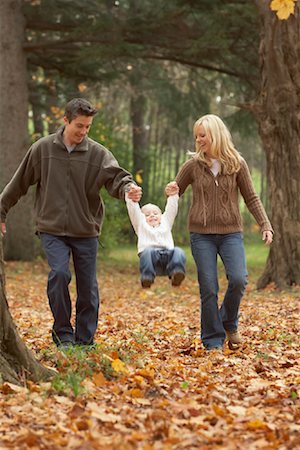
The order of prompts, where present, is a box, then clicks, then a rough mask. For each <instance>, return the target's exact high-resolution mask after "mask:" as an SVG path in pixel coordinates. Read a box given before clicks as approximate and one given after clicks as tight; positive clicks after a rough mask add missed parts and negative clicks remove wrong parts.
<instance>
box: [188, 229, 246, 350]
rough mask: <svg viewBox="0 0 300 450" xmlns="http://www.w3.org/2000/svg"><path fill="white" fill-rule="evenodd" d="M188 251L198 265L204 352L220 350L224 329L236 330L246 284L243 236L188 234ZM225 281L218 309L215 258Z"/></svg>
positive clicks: (235, 234)
mask: <svg viewBox="0 0 300 450" xmlns="http://www.w3.org/2000/svg"><path fill="white" fill-rule="evenodd" d="M190 240H191V249H192V254H193V257H194V260H195V263H196V266H197V271H198V281H199V286H200V298H201V339H202V342H203V345H204V347H205V348H207V349H211V348H218V347H222V346H223V344H224V340H225V336H226V332H225V331H226V330H228V331H235V330H236V329H237V327H238V314H239V307H240V302H241V299H242V297H243V294H244V291H245V288H246V285H247V275H248V274H247V268H246V258H245V250H244V243H243V236H242V233H230V234H198V233H191V235H190ZM218 254H219V255H220V257H221V259H222V262H223V264H224V267H225V271H226V276H227V280H228V287H227V291H226V294H225V297H224V300H223V303H222V305H221V307H220V308H219V307H218V291H219V284H218V269H217V255H218Z"/></svg>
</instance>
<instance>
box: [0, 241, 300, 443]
mask: <svg viewBox="0 0 300 450" xmlns="http://www.w3.org/2000/svg"><path fill="white" fill-rule="evenodd" d="M117 253H118V254H120V249H118V251H117ZM134 261H135V263H136V264H134V263H133V264H124V265H122V264H120V263H119V265H117V266H116V265H115V264H114V265H112V264H111V261H110V260H108V261H106V262H105V263H104V262H103V261H101V271H100V272H99V281H100V287H101V300H102V302H101V310H100V316H99V327H98V331H97V334H96V343H97V348H96V349H93V350H91V351H87V352H85V351H81V350H80V349H78V350H76V349H74V350H73V352H70V353H68V354H65V355H64V354H62V353H61V352H58V351H56V349H55V348H54V346H53V345H52V343H51V332H50V331H51V325H52V317H51V312H50V310H49V306H48V302H47V299H46V293H45V286H46V281H47V271H48V268H47V266H46V263H45V261H43V260H38V261H37V262H35V263H17V262H9V263H7V291H8V300H9V304H10V309H11V312H12V314H13V317H14V318H15V320H16V323H17V325H18V327H19V329H20V332H21V333H22V336H23V338H24V340H25V342H26V343H27V345H29V346H30V347H32V348H33V350H34V351H35V352H36V353H37V355H38V357H39V359H40V360H41V361H42V362H43V363H44V364H46V365H50V366H55V367H56V368H57V372H58V376H57V378H56V382H55V383H54V382H53V381H52V382H48V383H43V384H40V385H36V384H35V383H33V382H31V383H28V384H27V385H25V384H24V386H23V387H15V386H14V385H11V384H9V383H1V382H0V385H1V386H0V411H1V413H0V447H1V448H49V449H60V448H68V449H70V450H73V449H74V450H75V449H78V448H89V449H100V450H104V449H105V450H110V449H124V450H133V449H138V448H140V449H143V450H154V449H174V450H175V449H181V448H182V449H184V448H186V449H193V448H195V449H196V448H207V449H209V450H212V449H215V448H222V449H224V450H225V449H226V450H227V449H228V450H231V449H235V448H240V449H243V448H249V449H252V448H253V449H276V448H282V449H284V448H289V449H292V448H298V447H299V432H300V425H299V401H300V400H299V395H300V388H299V386H300V376H299V356H298V352H299V345H300V336H299V297H300V291H299V288H296V287H295V288H294V289H293V290H291V291H290V292H283V293H279V292H277V291H276V290H275V289H274V287H273V286H270V287H269V288H268V289H265V290H264V291H257V290H255V288H254V283H253V282H254V280H253V278H254V277H253V273H252V272H251V271H250V284H249V285H248V287H247V292H246V295H245V298H244V300H243V302H242V306H241V317H240V329H241V333H242V335H243V338H244V341H245V343H244V345H243V346H242V348H240V349H239V350H238V351H236V352H232V351H230V350H229V349H228V348H226V350H225V351H224V353H223V354H222V353H221V354H213V353H212V352H210V353H207V352H205V351H204V350H203V347H202V344H201V341H200V337H199V293H198V285H197V280H196V273H195V272H194V271H193V269H192V268H191V267H189V270H188V276H187V279H186V280H185V282H184V283H183V284H182V286H180V287H179V288H177V289H175V288H172V287H171V285H170V282H169V280H168V279H167V278H158V279H156V280H155V283H154V285H153V287H152V288H151V290H142V289H141V288H140V284H139V276H138V265H137V264H138V260H137V259H136V260H134ZM225 286H226V278H225V276H224V275H221V279H220V296H221V297H222V295H223V294H224V289H225ZM70 287H71V297H72V301H73V302H75V297H76V294H75V283H74V279H73V281H72V283H71V286H70Z"/></svg>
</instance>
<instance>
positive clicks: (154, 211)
mask: <svg viewBox="0 0 300 450" xmlns="http://www.w3.org/2000/svg"><path fill="white" fill-rule="evenodd" d="M143 214H145V216H146V222H147V223H148V224H149V225H151V227H158V226H159V225H160V221H161V212H160V209H159V208H158V207H157V206H155V205H153V206H145V207H144V208H143Z"/></svg>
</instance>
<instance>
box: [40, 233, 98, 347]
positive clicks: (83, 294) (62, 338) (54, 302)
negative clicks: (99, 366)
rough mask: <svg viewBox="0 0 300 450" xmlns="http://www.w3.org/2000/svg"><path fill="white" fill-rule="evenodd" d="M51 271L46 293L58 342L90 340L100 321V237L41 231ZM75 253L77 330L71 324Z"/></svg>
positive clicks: (90, 341)
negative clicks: (71, 258) (98, 267)
mask: <svg viewBox="0 0 300 450" xmlns="http://www.w3.org/2000/svg"><path fill="white" fill-rule="evenodd" d="M40 237H41V241H42V245H43V249H44V251H45V253H46V256H47V260H48V264H49V266H50V269H51V271H50V273H49V276H48V287H47V294H48V299H49V304H50V308H51V311H52V314H53V317H54V324H53V329H52V338H53V341H54V342H55V343H56V345H59V344H61V343H64V342H70V343H78V344H91V343H92V342H93V339H94V334H95V332H96V328H97V324H98V310H99V293H98V284H97V276H96V258H97V250H98V239H97V238H96V237H91V238H74V237H70V236H54V235H52V234H47V233H40ZM71 254H72V257H73V263H74V269H75V275H76V289H77V299H76V317H75V330H73V327H72V325H71V312H72V311H71V299H70V293H69V283H70V281H71V272H70V269H69V264H70V256H71Z"/></svg>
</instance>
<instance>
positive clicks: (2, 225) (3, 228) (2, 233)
mask: <svg viewBox="0 0 300 450" xmlns="http://www.w3.org/2000/svg"><path fill="white" fill-rule="evenodd" d="M5 233H6V225H5V223H4V222H1V235H2V236H4V235H5Z"/></svg>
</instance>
